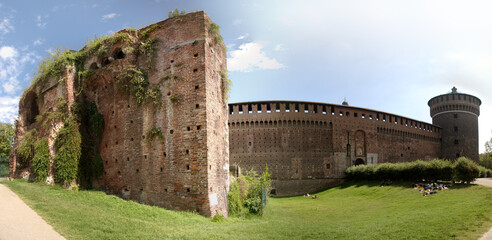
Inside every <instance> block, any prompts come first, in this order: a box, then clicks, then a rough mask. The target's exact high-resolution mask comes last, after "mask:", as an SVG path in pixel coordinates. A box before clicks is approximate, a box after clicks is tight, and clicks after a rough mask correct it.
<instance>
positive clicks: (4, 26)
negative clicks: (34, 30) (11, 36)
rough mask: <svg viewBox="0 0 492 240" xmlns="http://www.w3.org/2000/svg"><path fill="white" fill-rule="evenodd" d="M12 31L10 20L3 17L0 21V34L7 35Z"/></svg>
mask: <svg viewBox="0 0 492 240" xmlns="http://www.w3.org/2000/svg"><path fill="white" fill-rule="evenodd" d="M12 30H14V26H12V24H11V23H10V19H8V18H6V17H4V18H3V19H2V20H0V32H1V33H3V34H7V33H9V32H10V31H12Z"/></svg>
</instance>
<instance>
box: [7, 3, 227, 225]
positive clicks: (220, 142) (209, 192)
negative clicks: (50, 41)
mask: <svg viewBox="0 0 492 240" xmlns="http://www.w3.org/2000/svg"><path fill="white" fill-rule="evenodd" d="M211 23H212V22H211V20H210V19H209V18H208V16H206V14H205V13H204V12H196V13H190V14H187V15H184V16H180V17H176V18H171V19H168V20H165V21H162V22H159V23H156V25H158V26H159V27H158V28H155V30H153V31H151V32H150V34H149V36H148V38H147V39H153V38H155V39H156V43H155V44H154V48H155V49H154V51H153V55H152V56H146V55H145V54H140V53H138V52H137V50H134V52H133V53H131V54H126V55H125V54H124V53H122V49H124V48H125V47H127V44H126V43H125V42H124V41H120V42H116V43H114V44H112V45H111V47H110V48H109V49H108V53H109V54H108V56H106V57H103V58H101V57H100V56H99V57H97V56H90V57H89V58H88V59H87V60H86V61H85V62H84V64H83V68H84V69H92V70H94V73H93V74H92V75H91V76H90V78H89V79H88V80H87V84H86V85H84V84H81V83H79V84H78V85H77V84H76V85H77V86H74V85H73V84H57V83H55V84H54V87H53V88H52V90H50V91H52V92H54V93H52V92H46V93H45V94H44V99H45V103H43V104H40V108H41V109H40V110H41V112H43V111H46V110H47V109H48V108H51V105H52V104H51V105H50V104H49V101H53V100H54V99H56V97H58V96H63V97H64V98H65V99H68V100H70V99H72V102H73V99H75V101H79V102H94V103H95V104H96V105H97V108H98V111H99V112H100V113H101V114H102V115H103V116H104V123H105V128H104V131H103V135H102V139H101V141H100V142H101V146H100V156H101V158H102V161H103V166H104V171H103V173H102V175H101V176H100V177H99V178H98V179H97V180H95V181H94V182H93V185H94V186H96V187H98V188H101V189H103V190H105V191H107V192H110V193H113V194H115V195H118V196H121V197H123V198H125V199H131V200H135V201H138V202H141V203H145V204H150V205H158V206H163V207H166V208H169V209H176V210H190V211H197V212H199V213H200V214H202V215H205V216H213V215H215V214H217V213H220V214H222V215H224V216H227V200H226V196H227V190H228V183H229V181H228V166H229V165H228V163H229V155H228V153H229V152H228V138H227V137H226V136H227V135H228V126H227V124H226V122H227V119H228V114H227V102H226V100H225V99H224V98H223V94H222V88H221V78H220V74H219V73H218V72H220V71H227V67H226V56H225V50H222V49H223V48H222V43H216V40H215V36H211V35H209V31H208V28H209V26H210V24H211ZM144 30H145V29H144ZM124 33H127V34H135V33H131V32H128V31H127V32H124ZM130 65H136V66H138V67H139V68H140V69H141V70H142V71H144V72H145V75H146V78H147V79H148V82H149V86H156V87H157V88H158V89H159V90H160V92H161V93H162V96H160V99H159V101H160V106H158V105H156V104H154V103H152V102H150V101H149V102H144V103H138V102H136V99H135V97H134V96H133V95H132V94H130V93H129V92H126V91H123V90H122V89H121V88H120V87H119V86H118V84H117V83H116V81H117V79H118V76H119V74H120V73H121V72H123V71H124V70H125V69H126V68H127V67H128V66H130ZM77 70H78V71H81V70H82V69H77ZM74 71H75V70H74ZM69 76H70V75H65V77H66V79H70V78H69ZM74 76H76V74H74ZM62 79H63V78H62ZM72 79H73V76H72ZM82 89H84V91H83V94H81V95H80V96H75V94H78V93H80V92H81V90H82ZM55 91H56V92H55ZM19 112H20V116H23V114H28V113H29V112H30V111H29V110H28V109H26V108H24V107H22V106H21V107H20V110H19ZM20 119H21V120H20V122H23V121H24V120H23V118H20ZM153 129H154V130H155V129H159V130H160V131H161V132H162V138H160V137H159V136H158V135H159V134H157V135H156V136H155V137H151V135H149V132H150V131H152V130H153ZM20 130H24V129H22V128H21V129H20ZM55 137H56V134H55ZM17 139H18V140H16V141H17V142H19V141H22V137H21V136H18V138H17ZM14 166H15V165H14ZM15 171H16V170H15V169H13V172H15ZM14 175H15V174H14Z"/></svg>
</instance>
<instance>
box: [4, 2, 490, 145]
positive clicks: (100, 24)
mask: <svg viewBox="0 0 492 240" xmlns="http://www.w3.org/2000/svg"><path fill="white" fill-rule="evenodd" d="M175 8H178V9H180V10H182V9H186V10H204V11H205V12H207V14H208V15H209V16H210V18H212V20H213V21H214V22H216V23H217V24H218V25H220V26H221V34H222V36H223V38H224V41H225V43H226V45H227V47H228V68H229V76H230V78H231V79H232V81H233V82H234V85H233V87H232V92H231V97H230V98H229V100H230V102H238V101H254V100H304V101H318V102H327V103H338V104H339V103H341V102H342V101H343V99H344V98H347V101H348V102H349V104H350V105H352V106H357V107H365V108H371V109H377V110H381V111H387V112H391V113H395V114H399V115H403V116H407V117H410V118H415V119H419V120H422V121H426V122H432V120H431V118H430V116H429V108H428V106H427V101H428V100H429V99H430V98H432V97H434V96H436V95H439V94H443V93H446V92H449V91H450V90H451V88H452V87H453V86H456V87H457V88H458V91H460V92H463V93H469V94H472V95H475V96H477V97H479V98H481V99H482V102H483V104H482V107H481V110H482V114H481V116H480V118H479V119H480V120H479V124H480V126H479V128H480V150H481V151H483V149H484V147H483V144H484V142H485V141H486V140H489V139H490V138H491V136H492V133H491V130H492V121H491V119H492V112H491V111H490V110H491V109H490V107H491V104H490V103H491V102H492V97H491V96H490V95H491V94H489V92H490V91H491V90H492V81H491V78H492V44H490V43H491V42H492V31H490V29H492V14H490V9H492V2H490V1H473V2H470V1H466V2H465V1H450V0H446V1H440V0H435V1H396V0H387V1H378V0H373V1H364V0H344V1H321V0H319V1H287V0H283V1H266V0H248V1H243V0H236V1H231V0H229V1H227V0H224V1H204V0H201V1H199V0H197V1H185V0H181V1H171V0H168V1H166V0H148V1H144V0H141V1H116V0H102V1H66V0H65V1H63V0H47V1H34V0H32V1H27V0H26V1H1V2H0V122H13V120H14V119H15V118H16V116H17V114H18V113H17V112H18V110H17V105H18V101H19V96H20V95H21V94H22V91H23V90H24V89H25V88H26V87H28V86H29V83H30V82H31V80H32V76H33V74H34V72H35V70H36V66H37V64H38V63H39V61H40V60H41V59H42V58H43V57H45V56H47V55H48V54H49V52H50V51H51V50H53V49H56V48H57V47H60V46H63V47H67V48H69V49H74V50H78V49H80V48H82V47H83V46H84V45H85V43H86V41H87V39H89V38H93V37H94V35H107V34H111V33H112V32H115V31H118V30H121V29H124V28H127V27H130V26H131V27H137V28H139V27H143V26H146V25H148V24H151V23H155V22H158V21H161V20H164V19H166V18H167V13H168V12H169V11H171V10H173V9H175Z"/></svg>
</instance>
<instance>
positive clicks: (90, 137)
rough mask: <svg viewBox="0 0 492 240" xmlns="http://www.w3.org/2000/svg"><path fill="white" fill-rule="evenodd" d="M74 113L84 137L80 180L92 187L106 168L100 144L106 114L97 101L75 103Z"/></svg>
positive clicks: (84, 184)
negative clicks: (100, 153)
mask: <svg viewBox="0 0 492 240" xmlns="http://www.w3.org/2000/svg"><path fill="white" fill-rule="evenodd" d="M72 114H73V116H74V117H75V118H76V119H77V121H78V122H79V123H80V128H79V130H80V134H81V138H82V143H81V156H80V161H79V172H78V180H79V183H80V184H81V185H82V186H85V187H87V188H91V187H92V181H93V180H94V179H97V178H98V177H99V176H100V175H101V174H102V173H103V170H104V166H103V163H102V158H101V156H100V155H99V150H100V149H99V146H100V145H101V137H102V134H103V132H104V126H105V123H104V116H103V115H102V114H101V113H99V111H98V109H97V106H96V104H95V103H86V102H84V103H75V104H74V105H73V106H72Z"/></svg>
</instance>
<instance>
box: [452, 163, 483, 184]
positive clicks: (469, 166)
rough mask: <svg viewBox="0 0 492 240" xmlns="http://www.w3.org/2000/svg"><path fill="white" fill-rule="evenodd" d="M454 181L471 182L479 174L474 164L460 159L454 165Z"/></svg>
mask: <svg viewBox="0 0 492 240" xmlns="http://www.w3.org/2000/svg"><path fill="white" fill-rule="evenodd" d="M454 168H455V174H456V179H457V180H461V181H465V182H467V183H470V182H473V181H474V180H475V178H477V177H478V176H479V174H480V170H479V169H478V166H477V164H476V163H474V162H473V161H471V160H470V159H467V158H465V157H460V158H458V159H457V160H456V163H455V167H454Z"/></svg>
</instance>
